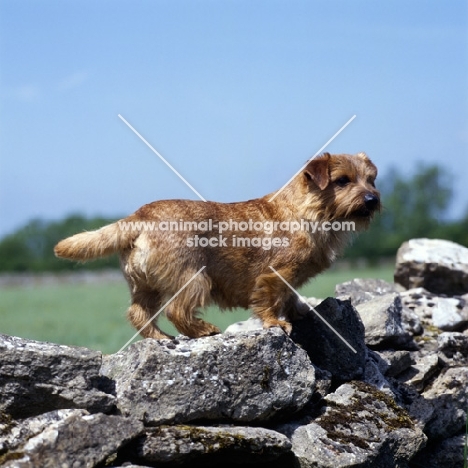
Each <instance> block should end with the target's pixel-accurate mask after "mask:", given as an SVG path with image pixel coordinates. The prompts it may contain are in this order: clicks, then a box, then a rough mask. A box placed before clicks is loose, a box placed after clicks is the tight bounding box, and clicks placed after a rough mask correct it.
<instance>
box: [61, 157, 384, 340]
mask: <svg viewBox="0 0 468 468" xmlns="http://www.w3.org/2000/svg"><path fill="white" fill-rule="evenodd" d="M376 177H377V168H376V166H375V165H374V164H373V163H372V161H371V160H370V159H369V157H368V156H367V155H366V154H365V153H358V154H357V155H354V156H351V155H346V154H338V155H331V154H329V153H324V154H322V155H321V156H318V157H316V158H314V159H312V160H310V161H309V162H308V163H307V165H306V166H305V167H304V168H303V170H301V171H300V173H299V174H298V175H297V176H296V177H295V178H294V179H293V180H292V181H291V182H290V183H289V184H288V185H286V186H285V187H283V189H281V190H278V191H277V192H273V193H270V194H268V195H266V196H264V197H262V198H258V199H254V200H248V201H244V202H236V203H216V202H211V201H207V202H203V201H191V200H161V201H156V202H153V203H150V204H147V205H144V206H143V207H141V208H140V209H139V210H137V211H136V212H135V213H134V214H132V215H130V216H128V217H127V218H124V219H122V220H120V221H117V222H116V223H113V224H110V225H107V226H104V227H103V228H101V229H99V230H97V231H92V232H84V233H80V234H77V235H74V236H72V237H70V238H67V239H64V240H62V241H61V242H59V243H58V244H57V245H56V246H55V254H56V256H57V257H62V258H67V259H72V260H77V261H87V260H91V259H95V258H98V257H103V256H107V255H111V254H114V253H118V254H119V256H120V264H121V268H122V271H123V274H124V276H125V278H126V280H127V282H128V285H129V288H130V292H131V305H130V307H129V309H128V312H127V317H128V319H129V321H130V322H131V323H132V325H133V326H134V327H135V328H136V329H137V330H140V334H141V335H142V336H143V337H144V338H156V339H164V338H172V337H170V336H169V335H167V334H165V333H164V332H162V331H161V330H160V329H159V328H158V326H157V323H156V317H155V319H154V320H151V318H152V317H153V316H154V315H155V314H156V313H157V312H158V311H159V310H160V309H161V308H162V307H163V306H164V305H166V304H167V303H168V302H169V303H168V304H167V307H166V308H165V312H166V316H167V317H168V319H169V320H170V321H171V322H172V323H173V324H174V326H175V327H176V328H177V330H178V331H179V332H180V333H182V334H184V335H186V336H188V337H191V338H199V337H202V336H209V335H213V334H216V333H220V330H219V329H218V328H217V327H215V326H213V325H212V324H210V323H207V322H205V321H204V320H202V319H201V318H200V317H199V312H200V310H201V309H202V308H203V307H205V306H208V305H210V304H217V305H218V306H219V307H220V308H221V309H231V308H234V307H242V308H249V309H251V310H252V311H253V314H254V316H256V317H257V318H259V319H261V321H262V323H263V327H264V328H270V327H276V326H279V327H281V328H282V329H283V330H284V331H285V332H286V333H288V334H289V333H290V331H291V323H290V322H291V320H292V319H293V318H294V317H295V316H301V315H302V314H304V313H305V311H304V304H303V303H301V301H300V300H298V299H297V295H296V294H295V293H294V292H293V290H291V288H294V289H295V288H298V287H300V286H301V285H303V284H304V283H305V282H307V281H308V280H309V279H311V278H312V277H314V276H316V275H317V274H319V273H321V272H322V271H324V270H325V269H326V268H328V267H329V266H330V265H331V263H332V262H333V261H334V260H335V258H336V257H337V256H338V255H339V254H340V253H341V252H342V251H343V249H344V247H345V246H346V245H347V244H348V243H349V241H350V240H351V238H352V236H353V231H352V230H346V229H335V228H337V227H341V226H342V225H344V223H348V224H347V226H352V227H354V231H356V232H357V231H362V230H365V229H366V228H367V227H368V226H369V223H370V221H371V219H372V217H373V215H374V214H375V213H376V212H377V211H379V210H380V195H379V192H378V190H377V189H376V188H375V184H374V183H375V179H376ZM299 221H300V222H299ZM298 225H300V228H299V229H298ZM293 226H294V229H293ZM314 226H315V229H313V227H314ZM171 227H172V228H171ZM185 227H187V229H185ZM169 228H171V229H169ZM262 228H263V230H262ZM327 228H328V229H327ZM332 228H333V229H332ZM268 233H269V235H268ZM273 233H274V235H275V237H271V235H272V234H273ZM197 273H198V274H197ZM307 311H308V307H307ZM148 322H150V323H149V324H148ZM145 325H146V326H145Z"/></svg>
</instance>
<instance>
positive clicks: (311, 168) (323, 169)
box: [304, 153, 330, 190]
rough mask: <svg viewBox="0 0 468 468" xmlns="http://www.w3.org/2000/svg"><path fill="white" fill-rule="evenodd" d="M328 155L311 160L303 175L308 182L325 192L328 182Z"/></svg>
mask: <svg viewBox="0 0 468 468" xmlns="http://www.w3.org/2000/svg"><path fill="white" fill-rule="evenodd" d="M329 162H330V154H329V153H324V154H322V155H321V156H318V157H317V158H314V159H312V160H311V161H310V162H309V164H307V166H306V167H305V168H304V175H305V176H306V178H307V179H308V180H312V181H313V182H315V184H316V185H317V187H318V188H319V189H320V190H325V189H326V188H327V187H328V184H329V182H330V175H329V171H328V166H329Z"/></svg>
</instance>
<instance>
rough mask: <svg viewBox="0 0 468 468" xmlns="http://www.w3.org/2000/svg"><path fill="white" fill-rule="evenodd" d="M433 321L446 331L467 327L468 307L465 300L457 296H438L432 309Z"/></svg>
mask: <svg viewBox="0 0 468 468" xmlns="http://www.w3.org/2000/svg"><path fill="white" fill-rule="evenodd" d="M432 323H433V324H434V325H435V326H436V327H437V328H440V329H441V330H446V331H451V330H460V329H464V328H466V326H467V325H468V308H467V307H466V306H465V300H464V299H461V298H457V297H450V298H449V297H438V298H437V300H436V305H435V307H434V308H433V310H432Z"/></svg>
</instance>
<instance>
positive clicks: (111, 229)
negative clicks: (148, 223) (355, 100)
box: [54, 221, 139, 262]
mask: <svg viewBox="0 0 468 468" xmlns="http://www.w3.org/2000/svg"><path fill="white" fill-rule="evenodd" d="M138 234H139V233H138V232H136V231H133V230H123V229H121V227H120V224H119V222H118V221H117V222H116V223H113V224H109V225H108V226H104V227H102V228H101V229H98V230H97V231H89V232H82V233H80V234H76V235H74V236H72V237H68V238H67V239H64V240H62V241H60V242H59V243H58V244H57V245H56V246H55V248H54V252H55V255H56V256H57V257H61V258H68V259H70V260H78V261H82V262H85V261H87V260H93V259H95V258H99V257H107V256H108V255H112V254H114V253H117V252H120V251H122V250H124V249H126V248H128V247H130V246H131V245H132V244H133V241H134V239H135V238H136V237H137V236H138Z"/></svg>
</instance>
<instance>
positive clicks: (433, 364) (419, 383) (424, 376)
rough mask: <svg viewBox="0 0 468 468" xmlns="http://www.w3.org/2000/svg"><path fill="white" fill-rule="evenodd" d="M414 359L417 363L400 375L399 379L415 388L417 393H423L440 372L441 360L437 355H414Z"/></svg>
mask: <svg viewBox="0 0 468 468" xmlns="http://www.w3.org/2000/svg"><path fill="white" fill-rule="evenodd" d="M412 358H413V359H414V361H415V363H414V364H413V365H412V366H411V367H409V368H408V369H407V370H406V371H404V372H402V373H401V374H399V375H398V376H397V379H398V380H400V381H401V382H405V383H407V384H408V385H411V386H413V387H414V388H415V389H416V390H417V391H422V390H423V389H424V387H425V386H426V384H427V382H428V381H429V380H430V378H431V377H433V376H434V375H435V374H436V373H437V371H438V370H439V358H438V357H437V354H435V353H434V354H420V353H413V356H412Z"/></svg>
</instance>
